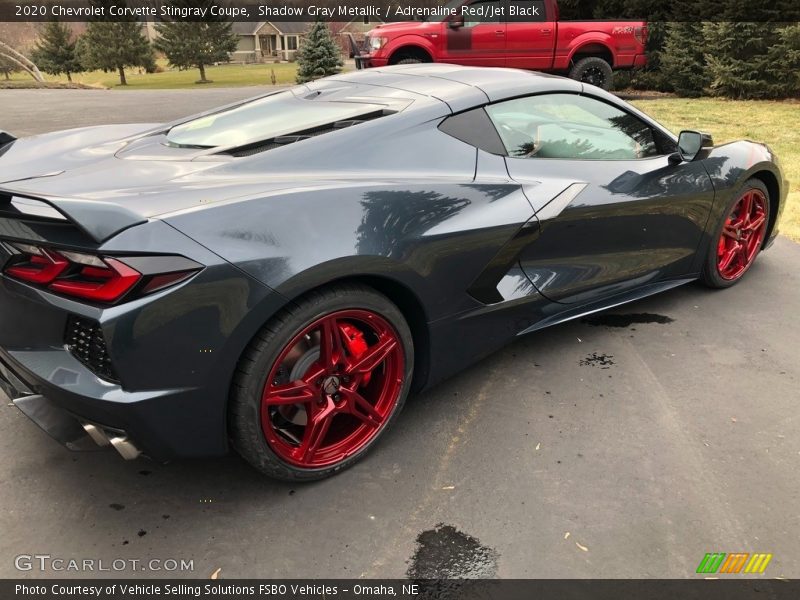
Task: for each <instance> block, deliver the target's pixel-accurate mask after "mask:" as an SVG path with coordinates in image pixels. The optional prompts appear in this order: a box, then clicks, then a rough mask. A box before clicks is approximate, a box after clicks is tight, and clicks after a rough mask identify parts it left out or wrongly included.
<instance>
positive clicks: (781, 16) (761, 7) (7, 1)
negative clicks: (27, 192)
mask: <svg viewBox="0 0 800 600" xmlns="http://www.w3.org/2000/svg"><path fill="white" fill-rule="evenodd" d="M475 2H480V4H482V5H483V6H486V5H487V4H491V5H492V7H493V8H492V10H493V11H494V14H495V15H498V13H499V16H493V17H491V19H492V20H497V19H498V18H499V19H500V20H514V21H526V20H530V21H537V22H541V21H555V20H556V18H557V17H558V18H560V20H572V21H574V20H587V21H588V20H605V21H608V20H615V21H617V20H618V21H672V22H680V21H716V22H720V21H729V22H776V23H788V22H800V0H771V1H770V2H754V1H752V0H666V1H665V0H562V2H561V6H560V7H559V6H558V3H557V1H556V0H497V1H496V2H491V3H487V2H486V0H451V1H449V2H447V1H446V0H195V1H191V0H189V1H187V0H0V21H9V22H13V21H18V22H19V21H39V22H42V21H49V20H54V19H57V20H60V21H92V20H109V21H122V20H139V21H155V22H158V21H164V20H175V21H203V20H206V19H215V20H216V19H223V20H226V21H234V22H262V21H276V22H280V21H284V22H285V21H294V22H311V21H315V20H317V19H321V20H324V21H329V22H349V21H354V20H355V21H361V22H363V23H365V24H369V23H381V22H393V21H420V20H428V21H445V20H447V19H448V18H452V17H454V16H457V15H458V14H459V13H460V12H461V11H464V10H466V9H465V8H464V5H469V4H473V3H475ZM480 4H479V5H478V6H480ZM527 4H530V5H531V7H533V8H536V10H532V11H528V12H525V11H520V7H522V8H524V6H525V5H527ZM513 7H516V8H513ZM512 12H514V13H515V14H511V13H512ZM478 18H480V17H478ZM487 18H488V17H487Z"/></svg>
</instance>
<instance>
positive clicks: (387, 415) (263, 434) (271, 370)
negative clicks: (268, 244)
mask: <svg viewBox="0 0 800 600" xmlns="http://www.w3.org/2000/svg"><path fill="white" fill-rule="evenodd" d="M413 365H414V350H413V343H412V338H411V332H410V330H409V328H408V325H407V324H406V322H405V320H404V318H403V315H402V313H401V312H400V311H399V309H398V308H397V307H396V306H395V305H394V304H392V303H391V302H390V301H389V300H388V299H387V298H386V297H385V296H383V295H381V294H379V293H378V292H376V291H374V290H372V289H371V288H367V287H363V286H357V285H341V286H336V287H332V288H330V289H327V290H323V291H317V292H313V293H311V294H309V295H308V296H306V297H305V298H304V299H302V300H300V301H299V302H298V303H297V304H296V305H294V306H293V307H291V308H287V309H285V310H284V311H282V312H281V313H280V314H278V315H277V316H276V317H275V318H273V319H272V320H271V321H270V322H269V323H268V324H267V325H266V326H265V327H264V328H263V329H262V331H261V332H260V333H259V334H258V335H257V336H256V337H255V339H254V340H253V342H251V344H250V347H249V348H248V350H247V351H246V352H245V355H244V356H243V357H242V360H241V361H240V363H239V367H238V369H237V372H236V376H235V379H234V385H233V390H232V397H231V411H230V413H231V414H230V416H231V418H230V423H231V437H232V440H233V444H234V446H235V448H236V449H237V450H238V451H239V453H240V454H241V455H242V456H243V457H244V458H245V459H246V460H247V461H248V462H250V463H251V464H252V465H253V466H254V467H256V468H257V469H259V470H260V471H261V472H263V473H265V474H267V475H270V476H272V477H275V478H278V479H284V480H293V481H294V480H314V479H322V478H324V477H327V476H329V475H332V474H333V473H335V472H337V471H340V470H342V469H344V468H347V467H349V466H351V465H352V464H354V463H355V462H356V461H357V460H359V459H360V458H361V457H362V456H364V454H365V453H366V452H367V451H368V449H369V448H370V447H371V446H372V445H373V444H374V443H375V441H376V440H377V439H378V437H380V435H382V434H383V432H384V431H386V429H387V428H388V427H389V425H390V424H391V423H392V422H393V421H394V419H395V417H396V416H397V414H398V413H399V412H400V409H401V408H402V406H403V403H404V402H405V398H406V396H407V395H408V390H409V387H410V384H411V373H412V371H413Z"/></svg>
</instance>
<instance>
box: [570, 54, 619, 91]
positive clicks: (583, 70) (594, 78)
mask: <svg viewBox="0 0 800 600" xmlns="http://www.w3.org/2000/svg"><path fill="white" fill-rule="evenodd" d="M569 76H570V77H571V78H572V79H575V80H577V81H580V82H582V83H588V84H591V85H596V86H597V87H599V88H602V89H604V90H608V89H610V88H611V82H612V81H613V77H614V71H613V70H612V69H611V65H610V64H608V63H607V62H606V61H605V60H604V59H602V58H600V57H599V56H587V57H586V58H582V59H580V60H579V61H578V62H576V63H575V64H574V65H573V67H572V69H571V70H570V72H569Z"/></svg>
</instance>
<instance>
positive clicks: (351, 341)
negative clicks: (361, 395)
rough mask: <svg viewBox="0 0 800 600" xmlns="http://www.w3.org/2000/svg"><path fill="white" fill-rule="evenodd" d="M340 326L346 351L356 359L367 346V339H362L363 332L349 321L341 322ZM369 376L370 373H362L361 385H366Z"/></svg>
mask: <svg viewBox="0 0 800 600" xmlns="http://www.w3.org/2000/svg"><path fill="white" fill-rule="evenodd" d="M340 328H341V330H342V333H343V334H344V345H345V347H346V348H347V353H348V354H349V355H350V356H352V357H353V358H355V359H356V360H358V359H359V358H361V355H362V354H364V352H366V351H367V348H368V347H369V346H367V340H365V339H364V334H363V333H361V330H360V329H358V327H354V326H353V325H350V324H349V323H343V324H342V325H341V326H340ZM371 377H372V373H364V376H363V377H362V378H361V385H367V384H368V383H369V380H370V378H371Z"/></svg>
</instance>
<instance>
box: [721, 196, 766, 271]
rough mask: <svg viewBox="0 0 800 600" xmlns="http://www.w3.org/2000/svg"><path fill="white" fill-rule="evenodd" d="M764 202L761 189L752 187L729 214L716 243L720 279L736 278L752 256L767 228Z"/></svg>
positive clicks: (746, 267)
mask: <svg viewBox="0 0 800 600" xmlns="http://www.w3.org/2000/svg"><path fill="white" fill-rule="evenodd" d="M767 202H768V201H767V198H766V196H764V194H763V192H761V190H758V189H753V188H751V189H749V190H747V191H746V192H745V193H744V194H743V195H742V197H741V198H739V201H738V202H737V203H736V204H735V205H734V207H733V210H731V213H730V214H729V215H728V218H727V220H726V221H725V224H724V225H723V226H722V233H721V234H720V236H719V242H718V243H717V270H718V271H719V274H720V276H721V277H722V278H723V279H727V280H728V281H732V280H734V279H738V278H739V277H741V276H742V275H743V274H744V272H745V271H746V270H747V269H748V267H749V266H750V265H751V264H752V262H753V260H755V257H756V254H758V250H759V248H761V244H762V243H763V242H764V234H765V233H766V231H767V206H768V205H767Z"/></svg>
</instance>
